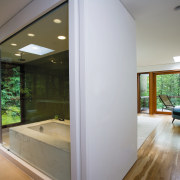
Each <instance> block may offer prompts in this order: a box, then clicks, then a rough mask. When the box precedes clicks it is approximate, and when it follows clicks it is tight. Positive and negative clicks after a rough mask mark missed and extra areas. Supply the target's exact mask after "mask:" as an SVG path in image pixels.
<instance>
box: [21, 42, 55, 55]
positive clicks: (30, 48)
mask: <svg viewBox="0 0 180 180" xmlns="http://www.w3.org/2000/svg"><path fill="white" fill-rule="evenodd" d="M19 51H23V52H27V53H31V54H36V55H44V54H48V53H50V52H53V51H54V50H52V49H49V48H45V47H42V46H38V45H35V44H29V45H27V46H25V47H23V48H21V49H19Z"/></svg>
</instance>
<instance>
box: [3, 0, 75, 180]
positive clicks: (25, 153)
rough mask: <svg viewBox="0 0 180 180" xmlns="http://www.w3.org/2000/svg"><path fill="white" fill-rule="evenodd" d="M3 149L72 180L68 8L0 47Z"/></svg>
mask: <svg viewBox="0 0 180 180" xmlns="http://www.w3.org/2000/svg"><path fill="white" fill-rule="evenodd" d="M0 55H1V57H0V65H1V78H0V83H1V93H0V95H1V112H2V113H1V120H2V121H1V120H0V123H2V125H3V126H2V128H1V127H0V133H1V135H2V144H3V145H4V147H6V148H7V149H8V150H9V151H11V152H12V153H14V154H15V155H17V156H18V157H20V158H22V159H23V160H25V161H26V162H28V163H29V164H31V165H32V166H34V167H36V168H37V169H39V170H40V171H42V172H44V173H45V174H47V175H48V176H49V177H50V178H51V179H62V180H70V179H71V173H70V167H71V161H70V117H69V114H70V113H69V45H68V3H67V2H66V3H63V4H62V5H61V6H60V7H57V8H55V9H54V10H53V11H51V12H49V13H47V14H46V15H44V16H43V17H41V18H40V19H39V20H37V21H35V22H34V23H32V24H31V25H29V26H27V27H26V28H24V29H23V30H21V31H20V32H18V33H16V34H15V35H14V36H12V37H10V38H9V39H7V40H6V41H4V42H3V43H2V44H1V45H0Z"/></svg>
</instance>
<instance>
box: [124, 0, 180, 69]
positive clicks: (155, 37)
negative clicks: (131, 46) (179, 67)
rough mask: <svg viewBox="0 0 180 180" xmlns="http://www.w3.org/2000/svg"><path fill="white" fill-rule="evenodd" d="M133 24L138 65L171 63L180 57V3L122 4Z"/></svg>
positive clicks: (135, 0) (130, 0) (146, 0)
mask: <svg viewBox="0 0 180 180" xmlns="http://www.w3.org/2000/svg"><path fill="white" fill-rule="evenodd" d="M122 2H123V4H124V5H125V6H126V8H127V9H128V11H129V12H130V13H131V14H132V16H133V17H134V18H135V21H136V33H137V64H138V66H150V65H158V64H169V63H174V61H173V56H180V10H179V11H174V7H176V6H177V5H180V0H122Z"/></svg>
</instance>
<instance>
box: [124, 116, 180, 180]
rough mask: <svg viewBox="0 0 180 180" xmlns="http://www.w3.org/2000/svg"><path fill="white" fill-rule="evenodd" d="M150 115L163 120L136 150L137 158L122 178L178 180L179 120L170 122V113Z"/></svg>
mask: <svg viewBox="0 0 180 180" xmlns="http://www.w3.org/2000/svg"><path fill="white" fill-rule="evenodd" d="M140 116H144V115H140ZM145 116H149V115H145ZM150 117H158V118H159V117H160V118H162V119H163V121H162V122H161V123H160V124H159V125H158V127H157V128H156V129H155V130H154V131H153V132H152V133H151V135H150V136H149V137H148V138H147V140H146V141H145V143H144V144H143V145H142V146H141V147H140V149H139V150H138V159H137V161H136V162H135V164H134V166H133V167H132V168H131V170H130V171H129V172H128V174H127V175H126V176H125V178H124V180H180V121H178V120H175V121H174V124H172V123H171V121H172V118H171V116H170V115H154V116H150Z"/></svg>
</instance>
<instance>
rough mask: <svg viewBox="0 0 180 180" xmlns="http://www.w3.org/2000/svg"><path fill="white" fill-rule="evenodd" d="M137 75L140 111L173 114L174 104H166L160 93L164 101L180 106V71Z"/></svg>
mask: <svg viewBox="0 0 180 180" xmlns="http://www.w3.org/2000/svg"><path fill="white" fill-rule="evenodd" d="M137 77H138V94H137V96H138V98H137V99H138V113H140V112H141V113H150V114H155V113H160V114H171V111H172V108H173V106H171V107H170V106H165V104H164V103H163V101H162V98H160V97H159V96H160V95H162V96H161V97H164V98H166V99H165V100H164V102H165V101H167V102H168V103H171V104H172V105H174V106H180V71H164V72H148V73H138V75H137ZM166 105H167V104H166Z"/></svg>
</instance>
